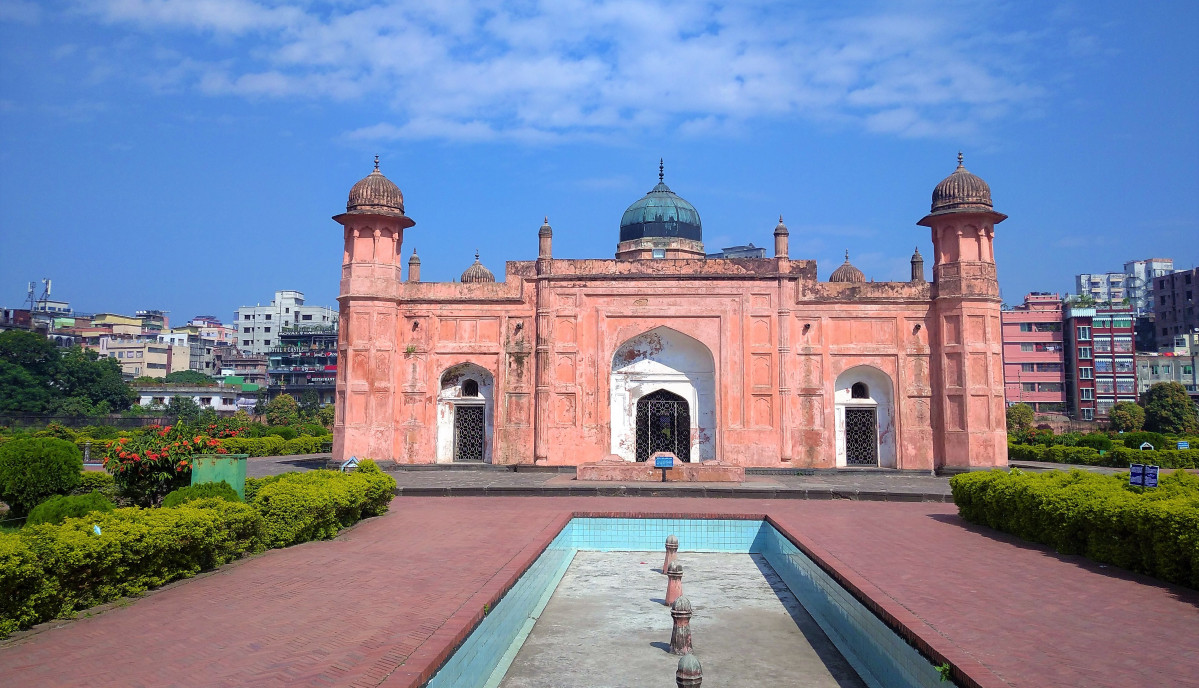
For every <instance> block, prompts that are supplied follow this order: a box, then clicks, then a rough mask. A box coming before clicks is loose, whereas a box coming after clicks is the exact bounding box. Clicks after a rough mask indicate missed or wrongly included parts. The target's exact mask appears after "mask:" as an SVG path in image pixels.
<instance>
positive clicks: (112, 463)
mask: <svg viewBox="0 0 1199 688" xmlns="http://www.w3.org/2000/svg"><path fill="white" fill-rule="evenodd" d="M227 453H229V452H228V450H227V449H225V448H224V447H221V446H220V442H219V441H218V440H217V439H216V438H214V437H211V436H210V435H208V434H206V433H204V432H203V431H201V430H197V429H195V428H193V427H189V426H187V425H186V424H184V423H178V424H176V425H168V426H166V427H162V426H159V425H151V426H149V427H147V428H145V430H144V431H143V432H142V434H141V435H139V436H136V437H132V438H130V437H122V438H120V439H118V440H116V441H115V442H113V443H112V444H111V445H109V446H108V447H107V448H106V449H105V450H104V468H106V469H107V470H108V472H109V473H111V474H112V477H113V479H114V480H115V481H116V484H117V488H118V489H119V490H120V491H121V494H122V495H124V496H126V497H128V498H129V499H131V500H133V501H134V502H135V503H136V504H138V505H139V506H153V505H155V504H158V503H160V502H161V501H162V498H163V497H165V496H166V495H167V494H169V493H170V492H171V491H172V490H176V489H178V488H180V487H186V486H187V485H189V484H191V470H192V461H191V458H192V456H193V455H195V454H227Z"/></svg>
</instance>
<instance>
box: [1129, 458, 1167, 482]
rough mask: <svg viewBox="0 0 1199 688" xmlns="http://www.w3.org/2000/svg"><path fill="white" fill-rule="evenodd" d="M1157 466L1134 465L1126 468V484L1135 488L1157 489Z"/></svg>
mask: <svg viewBox="0 0 1199 688" xmlns="http://www.w3.org/2000/svg"><path fill="white" fill-rule="evenodd" d="M1158 470H1160V469H1159V467H1158V466H1149V465H1146V464H1143V463H1134V464H1132V465H1130V466H1129V467H1128V484H1129V485H1135V486H1137V487H1157V473H1158Z"/></svg>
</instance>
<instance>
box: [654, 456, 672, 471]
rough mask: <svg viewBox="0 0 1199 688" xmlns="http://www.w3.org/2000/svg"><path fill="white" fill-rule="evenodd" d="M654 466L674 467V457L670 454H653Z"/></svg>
mask: <svg viewBox="0 0 1199 688" xmlns="http://www.w3.org/2000/svg"><path fill="white" fill-rule="evenodd" d="M654 468H674V457H672V456H655V457H654Z"/></svg>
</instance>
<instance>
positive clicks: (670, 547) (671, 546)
mask: <svg viewBox="0 0 1199 688" xmlns="http://www.w3.org/2000/svg"><path fill="white" fill-rule="evenodd" d="M678 553H679V539H678V538H677V537H675V536H674V535H667V536H666V561H664V562H662V573H666V572H667V570H668V569H669V568H670V562H672V561H674V560H675V557H677V556H678Z"/></svg>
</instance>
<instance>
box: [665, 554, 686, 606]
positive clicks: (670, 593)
mask: <svg viewBox="0 0 1199 688" xmlns="http://www.w3.org/2000/svg"><path fill="white" fill-rule="evenodd" d="M666 577H667V578H668V579H669V580H668V581H667V583H666V606H667V607H669V606H671V605H672V604H674V601H675V600H677V599H679V597H680V596H681V595H682V594H683V565H682V564H680V563H679V562H677V561H672V562H670V568H668V569H667V570H666Z"/></svg>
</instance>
